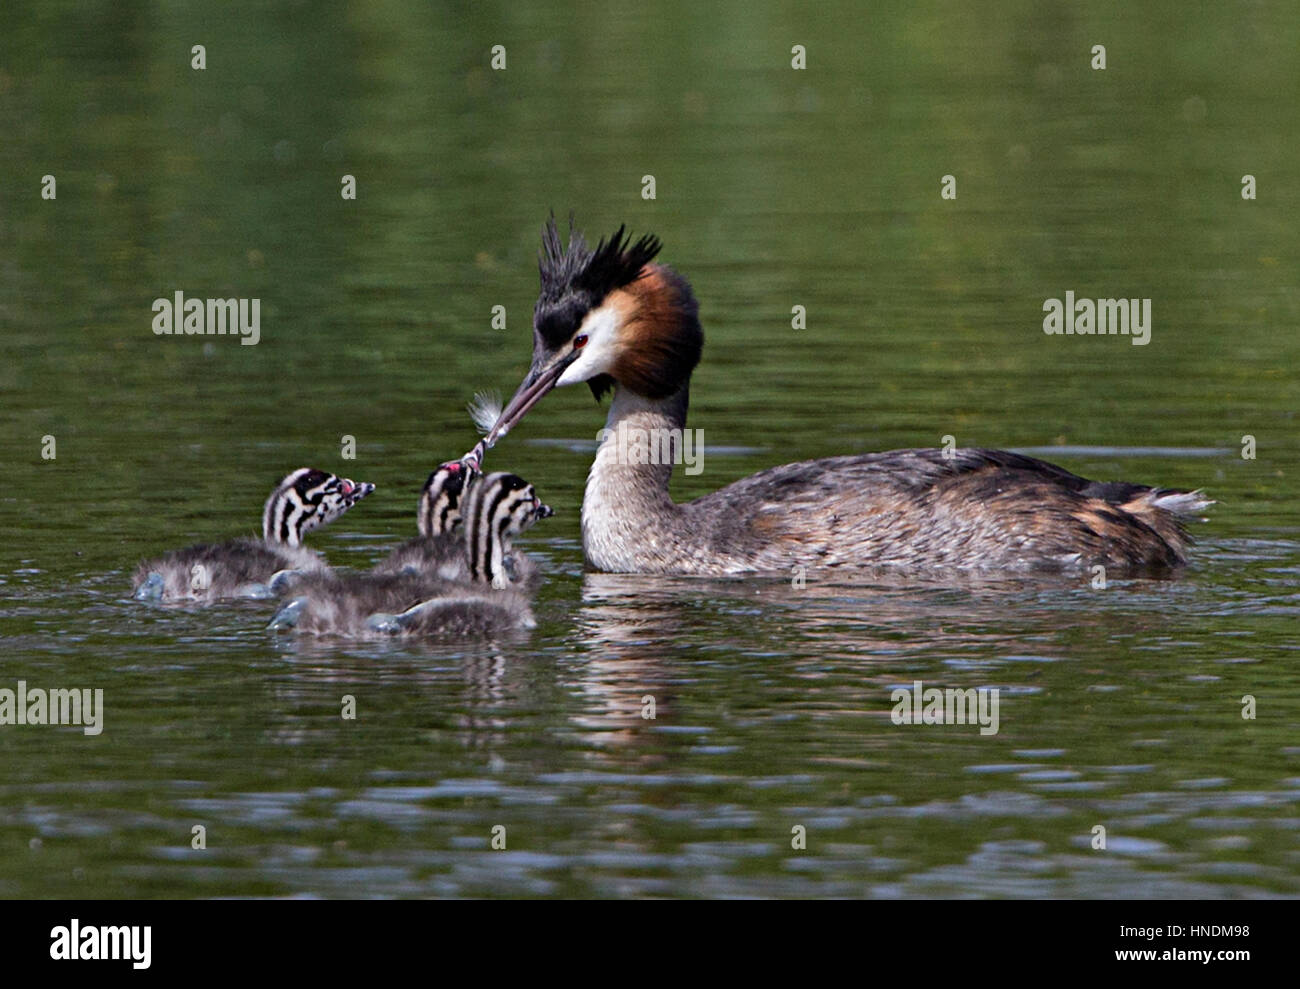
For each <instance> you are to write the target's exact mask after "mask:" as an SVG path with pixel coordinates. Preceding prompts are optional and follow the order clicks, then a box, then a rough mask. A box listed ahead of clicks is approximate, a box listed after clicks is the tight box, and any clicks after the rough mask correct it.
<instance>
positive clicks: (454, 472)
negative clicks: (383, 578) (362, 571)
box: [373, 460, 478, 579]
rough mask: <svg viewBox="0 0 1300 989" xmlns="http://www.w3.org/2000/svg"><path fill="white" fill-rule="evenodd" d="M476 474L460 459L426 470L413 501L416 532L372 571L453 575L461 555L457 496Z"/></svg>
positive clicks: (461, 493) (459, 562) (461, 540)
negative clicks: (415, 498) (418, 491)
mask: <svg viewBox="0 0 1300 989" xmlns="http://www.w3.org/2000/svg"><path fill="white" fill-rule="evenodd" d="M477 476H478V475H477V473H475V472H474V471H473V470H472V469H470V468H468V467H466V465H464V464H462V463H460V461H457V460H452V461H448V462H447V463H445V464H441V465H440V466H439V467H438V469H437V470H435V471H433V472H431V473H430V474H429V479H428V480H427V481H425V482H424V490H422V491H421V492H420V501H419V503H418V504H417V505H416V511H415V524H416V528H417V530H418V531H419V533H420V534H419V535H418V536H416V537H414V538H413V539H408V540H407V541H406V542H404V543H402V545H401V546H398V547H397V549H395V550H393V551H392V552H391V553H389V554H388V556H387V557H386V558H385V559H384V560H383V561H382V562H380V563H379V564H377V565H376V566H375V568H374V571H373V572H374V573H377V574H380V573H403V574H429V575H431V576H438V575H439V573H440V571H442V572H443V573H444V575H445V576H447V577H449V578H453V579H454V576H455V574H456V573H459V569H458V567H459V566H460V564H461V563H462V561H463V559H464V556H465V540H464V538H463V537H462V534H461V533H460V532H459V531H457V530H458V529H459V528H460V524H461V505H460V503H461V498H462V496H463V495H464V493H465V485H466V484H467V483H468V482H469V481H470V480H471V479H473V478H476V477H477Z"/></svg>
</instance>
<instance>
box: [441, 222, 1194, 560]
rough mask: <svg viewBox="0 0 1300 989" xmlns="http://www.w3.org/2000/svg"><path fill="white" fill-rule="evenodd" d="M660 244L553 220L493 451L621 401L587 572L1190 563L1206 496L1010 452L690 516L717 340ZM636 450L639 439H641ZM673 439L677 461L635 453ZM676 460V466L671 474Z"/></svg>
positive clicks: (885, 463) (861, 470) (610, 427)
mask: <svg viewBox="0 0 1300 989" xmlns="http://www.w3.org/2000/svg"><path fill="white" fill-rule="evenodd" d="M660 246H661V245H660V242H659V240H658V239H657V238H655V237H653V236H645V237H642V238H641V239H640V240H637V241H635V242H632V241H631V239H630V238H628V237H625V235H624V228H623V227H620V228H619V229H618V231H617V232H616V233H615V234H614V235H613V236H612V237H610V238H609V239H608V240H601V241H600V242H599V243H598V244H597V246H596V248H595V249H594V250H591V249H589V248H588V247H587V245H586V242H585V241H584V239H583V237H582V235H581V234H579V233H577V232H575V231H574V230H573V229H572V227H571V228H570V233H569V244H568V248H567V249H565V248H564V246H563V245H562V244H561V241H560V235H559V232H558V230H557V229H556V226H555V219H554V217H552V218H551V220H550V222H549V223H548V224H547V227H546V229H545V230H544V231H543V234H542V250H541V253H540V255H539V267H540V271H541V294H540V296H539V297H538V300H537V305H536V308H535V310H534V314H533V361H532V367H531V368H530V370H529V372H528V375H527V376H526V377H525V378H524V381H523V383H522V384H521V385H520V386H519V389H518V390H517V391H516V392H515V394H514V396H513V397H512V398H511V400H510V401H509V403H507V405H506V407H505V409H504V410H503V411H502V413H501V415H500V416H499V418H498V419H497V421H496V423H495V425H493V427H492V428H491V430H490V431H489V432H488V433H487V435H486V436H484V437H483V439H482V440H480V441H479V443H478V445H477V446H476V447H475V448H474V449H473V450H472V451H471V452H470V453H468V454H466V455H465V458H464V460H465V462H466V463H468V464H473V465H477V464H479V463H480V462H481V461H482V458H483V456H484V455H485V453H486V451H487V450H488V449H490V448H491V447H492V445H493V444H495V443H496V441H497V440H498V439H500V437H501V436H503V435H504V434H505V433H506V432H507V430H509V429H511V428H512V427H513V426H515V425H516V424H517V423H519V421H520V420H521V419H523V417H524V416H525V415H526V414H527V413H528V411H529V410H530V409H531V408H532V407H533V406H534V405H536V404H537V403H538V402H539V401H540V400H541V399H542V397H543V396H545V395H546V394H547V393H548V392H549V391H551V390H552V389H553V388H555V387H556V386H557V385H572V384H577V383H578V382H581V381H585V382H587V383H588V384H589V386H590V387H591V390H592V393H593V394H594V395H595V396H596V397H597V399H599V398H600V397H601V396H602V395H603V394H604V393H605V392H607V391H609V390H610V389H612V390H613V393H614V397H613V401H612V402H611V403H610V409H609V415H608V418H607V420H606V427H607V431H606V432H605V433H604V437H605V438H604V440H603V441H602V443H601V444H600V447H599V448H598V450H597V452H596V459H595V462H594V463H593V464H592V467H591V472H590V474H589V475H588V477H587V488H586V494H585V496H584V498H583V502H582V543H583V549H584V551H585V554H586V557H587V562H588V564H589V565H591V566H592V567H594V568H596V569H599V570H606V571H614V572H622V573H665V574H695V575H728V574H742V573H789V572H790V571H791V569H792V568H798V567H804V568H808V569H812V568H819V567H837V568H842V569H847V568H854V567H876V566H881V565H895V566H903V567H910V568H914V569H917V570H933V569H935V568H963V569H972V570H975V569H979V570H989V569H998V570H1032V569H1062V568H1079V567H1084V566H1087V565H1090V564H1103V565H1105V566H1108V567H1115V568H1120V569H1124V570H1142V569H1148V568H1155V569H1160V568H1170V567H1175V566H1177V565H1179V564H1182V563H1184V562H1185V561H1186V549H1187V545H1188V542H1189V540H1188V537H1187V535H1186V533H1185V532H1184V531H1183V528H1182V526H1181V524H1180V522H1179V520H1178V516H1179V515H1188V514H1193V513H1196V512H1199V511H1200V510H1201V509H1203V508H1205V507H1206V506H1208V505H1210V504H1212V502H1210V501H1209V500H1208V499H1206V498H1204V497H1203V496H1202V495H1201V494H1200V492H1196V491H1174V490H1169V489H1163V488H1153V487H1148V486H1146V485H1141V484H1128V483H1123V482H1098V481H1089V480H1086V479H1085V478H1082V477H1078V476H1076V475H1074V474H1071V473H1070V472H1069V471H1066V470H1063V469H1062V468H1060V467H1057V466H1055V465H1053V464H1050V463H1046V462H1044V461H1042V460H1036V459H1034V458H1032V457H1026V456H1021V455H1019V454H1015V453H1007V452H1003V451H999V450H978V449H958V450H951V451H947V450H894V451H891V452H888V453H869V454H862V455H856V456H846V457H832V458H829V459H824V460H809V461H803V462H800V463H794V464H786V465H785V466H782V467H774V468H771V469H769V470H764V471H761V472H760V473H758V474H754V475H752V476H750V477H747V478H743V479H742V480H740V481H737V482H735V483H734V484H731V485H728V486H727V487H725V488H722V489H721V490H719V491H715V492H713V493H712V494H708V495H705V496H704V497H702V498H698V499H696V500H695V501H691V502H686V503H684V504H677V503H674V502H673V500H672V499H671V498H670V497H669V494H668V482H669V479H670V477H671V475H672V463H671V461H672V460H673V459H675V457H676V443H678V442H680V436H681V430H682V429H684V428H685V425H686V409H687V395H688V390H689V387H690V379H691V372H692V371H693V370H694V369H695V366H696V364H697V363H698V362H699V359H700V351H701V349H702V346H703V343H704V335H703V331H702V330H701V328H700V321H699V316H698V307H697V304H696V301H695V297H694V295H693V294H692V292H691V288H690V285H689V284H688V283H687V281H686V279H685V278H683V277H682V276H681V275H679V274H677V273H676V272H675V271H673V270H672V269H671V268H668V267H666V266H665V265H662V264H655V263H652V262H653V261H654V259H655V257H656V256H657V255H658V253H659V250H660ZM628 437H633V438H634V439H633V441H632V443H631V444H630V443H629V440H628ZM638 437H639V438H641V439H640V442H641V443H642V444H646V443H650V442H654V443H659V444H662V443H663V442H664V441H665V438H666V439H667V441H668V442H669V443H671V444H673V451H674V456H673V457H667V458H665V457H660V456H647V455H645V454H644V451H643V452H642V453H641V454H637V455H631V456H628V455H627V451H628V450H629V449H631V448H632V446H633V445H634V444H635V443H636V442H637V440H636V439H635V438H638ZM663 461H667V462H663Z"/></svg>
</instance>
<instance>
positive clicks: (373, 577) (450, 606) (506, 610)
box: [268, 464, 552, 637]
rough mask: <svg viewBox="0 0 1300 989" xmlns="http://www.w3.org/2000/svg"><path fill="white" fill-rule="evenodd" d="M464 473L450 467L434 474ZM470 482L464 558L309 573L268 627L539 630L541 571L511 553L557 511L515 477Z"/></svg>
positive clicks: (335, 631)
mask: <svg viewBox="0 0 1300 989" xmlns="http://www.w3.org/2000/svg"><path fill="white" fill-rule="evenodd" d="M459 469H461V465H459V464H452V465H447V464H445V465H443V467H442V468H440V469H439V471H437V472H435V473H439V472H443V471H446V472H449V473H454V472H455V470H459ZM462 473H463V471H462ZM464 483H466V484H468V485H469V494H468V496H467V498H466V500H465V504H464V508H463V512H464V516H465V525H464V527H463V528H464V533H463V535H460V536H459V538H458V540H457V543H458V545H459V552H458V555H459V558H460V559H459V561H457V560H456V559H455V554H443V553H442V552H441V550H439V551H437V552H436V553H433V554H431V555H430V557H428V559H429V560H436V561H437V562H436V564H435V565H433V566H425V567H423V568H421V567H420V566H411V567H403V568H401V569H396V570H394V569H391V568H390V569H385V566H386V565H387V564H388V563H389V562H390V561H391V557H390V561H385V563H383V564H380V566H379V567H378V568H376V570H375V571H373V572H371V573H365V574H336V573H333V572H330V571H326V572H322V573H315V574H308V575H307V576H305V577H303V578H301V579H300V580H298V581H297V582H296V583H295V584H294V586H293V595H294V597H293V600H292V601H289V602H287V603H286V604H285V605H284V606H283V607H282V608H280V610H279V611H278V612H277V613H276V615H275V616H274V617H273V618H272V619H271V623H270V625H269V626H268V627H269V628H271V629H275V630H281V629H294V630H296V631H298V632H300V633H304V634H308V635H345V636H355V637H373V636H384V635H416V636H419V635H423V636H432V635H446V636H460V635H492V634H495V633H499V632H507V631H511V630H514V629H522V628H532V627H533V626H534V625H535V624H536V621H535V620H534V618H533V613H532V608H531V607H530V605H529V598H530V593H531V591H532V590H534V589H535V587H536V584H537V583H538V581H537V579H536V577H535V567H534V566H533V565H532V564H531V561H528V562H525V561H527V557H525V556H523V554H520V553H518V552H516V551H515V550H514V548H513V546H512V544H511V539H512V537H514V536H517V535H519V534H520V533H522V532H524V531H525V530H526V529H528V528H529V527H531V526H532V525H533V523H535V522H537V521H538V520H539V519H544V518H547V517H549V516H550V515H551V514H552V513H551V509H550V507H549V506H547V505H544V504H542V502H541V499H539V498H538V497H537V493H536V492H535V491H534V490H533V486H532V485H531V484H529V483H528V482H527V481H524V480H523V479H522V478H520V477H518V476H516V475H514V474H500V473H498V474H489V475H487V476H486V477H480V478H472V479H470V480H466V481H465V482H464ZM429 489H430V486H426V491H428V490H429ZM422 502H423V499H422ZM417 560H419V562H421V563H422V562H426V561H424V560H423V559H422V558H417Z"/></svg>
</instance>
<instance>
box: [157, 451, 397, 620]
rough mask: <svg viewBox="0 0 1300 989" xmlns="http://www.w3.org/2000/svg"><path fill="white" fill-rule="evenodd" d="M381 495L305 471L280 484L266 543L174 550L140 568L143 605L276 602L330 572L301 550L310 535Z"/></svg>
mask: <svg viewBox="0 0 1300 989" xmlns="http://www.w3.org/2000/svg"><path fill="white" fill-rule="evenodd" d="M374 490H375V486H374V485H373V484H370V483H369V482H361V483H358V482H356V481H353V480H350V479H349V478H346V477H339V476H338V475H336V474H330V473H328V472H327V471H323V470H313V469H312V468H310V467H300V468H298V469H297V470H295V471H293V472H292V473H290V474H287V475H286V476H285V477H284V479H283V480H281V481H280V483H279V484H278V485H276V488H275V490H274V491H272V492H271V496H270V497H269V498H267V499H266V505H265V506H264V507H263V509H262V538H261V539H252V538H244V539H233V540H231V541H230V542H225V543H215V544H211V543H205V544H200V545H198V546H190V547H188V548H186V549H178V550H173V551H172V552H170V553H168V554H166V555H165V556H161V557H159V558H158V559H155V560H146V561H145V562H143V563H141V564H140V566H139V567H137V568H136V572H135V578H134V581H133V588H134V596H135V597H136V599H138V600H140V601H214V600H217V599H218V598H229V597H254V598H265V597H272V596H273V595H274V594H275V593H277V592H278V591H279V590H281V589H283V587H285V586H287V584H288V582H289V581H288V578H289V577H291V576H296V575H298V574H305V573H315V572H319V571H321V570H325V569H327V567H326V564H325V561H324V560H323V559H322V558H321V557H320V555H319V554H317V553H314V552H312V551H311V550H309V549H307V548H306V547H304V546H303V545H302V538H303V536H304V535H306V534H307V533H308V532H310V531H311V530H312V529H318V528H320V527H321V526H323V525H327V524H328V523H330V522H333V521H334V520H335V519H336V518H338V517H339V516H340V515H342V514H343V513H344V512H346V511H347V510H348V509H349V508H351V507H352V506H353V505H355V504H356V503H357V502H358V501H360V500H361V499H362V498H364V497H366V495H368V494H370V493H371V492H372V491H374Z"/></svg>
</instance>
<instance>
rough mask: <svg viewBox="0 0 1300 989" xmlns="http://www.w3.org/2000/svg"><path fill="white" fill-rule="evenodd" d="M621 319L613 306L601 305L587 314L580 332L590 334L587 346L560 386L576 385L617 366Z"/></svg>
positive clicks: (566, 371)
mask: <svg viewBox="0 0 1300 989" xmlns="http://www.w3.org/2000/svg"><path fill="white" fill-rule="evenodd" d="M621 318H622V317H621V315H620V313H619V311H618V310H617V309H615V308H614V307H613V306H601V307H600V308H599V309H593V310H592V311H591V312H589V313H587V316H586V318H585V319H584V320H583V321H582V325H581V326H580V327H579V328H578V332H579V333H585V334H587V345H586V346H585V347H583V348H582V351H581V356H580V357H579V358H578V359H577V360H576V361H574V362H573V363H572V364H570V365H569V366H568V367H567V368H565V371H564V373H563V374H562V375H560V380H559V381H558V382H556V383H557V384H560V385H576V384H577V383H578V382H579V381H586V380H588V379H589V378H594V377H595V376H596V375H598V374H604V373H606V372H607V371H608V370H609V369H610V368H611V367H613V366H614V352H615V347H614V344H615V341H616V339H617V337H618V326H619V321H620V319H621Z"/></svg>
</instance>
